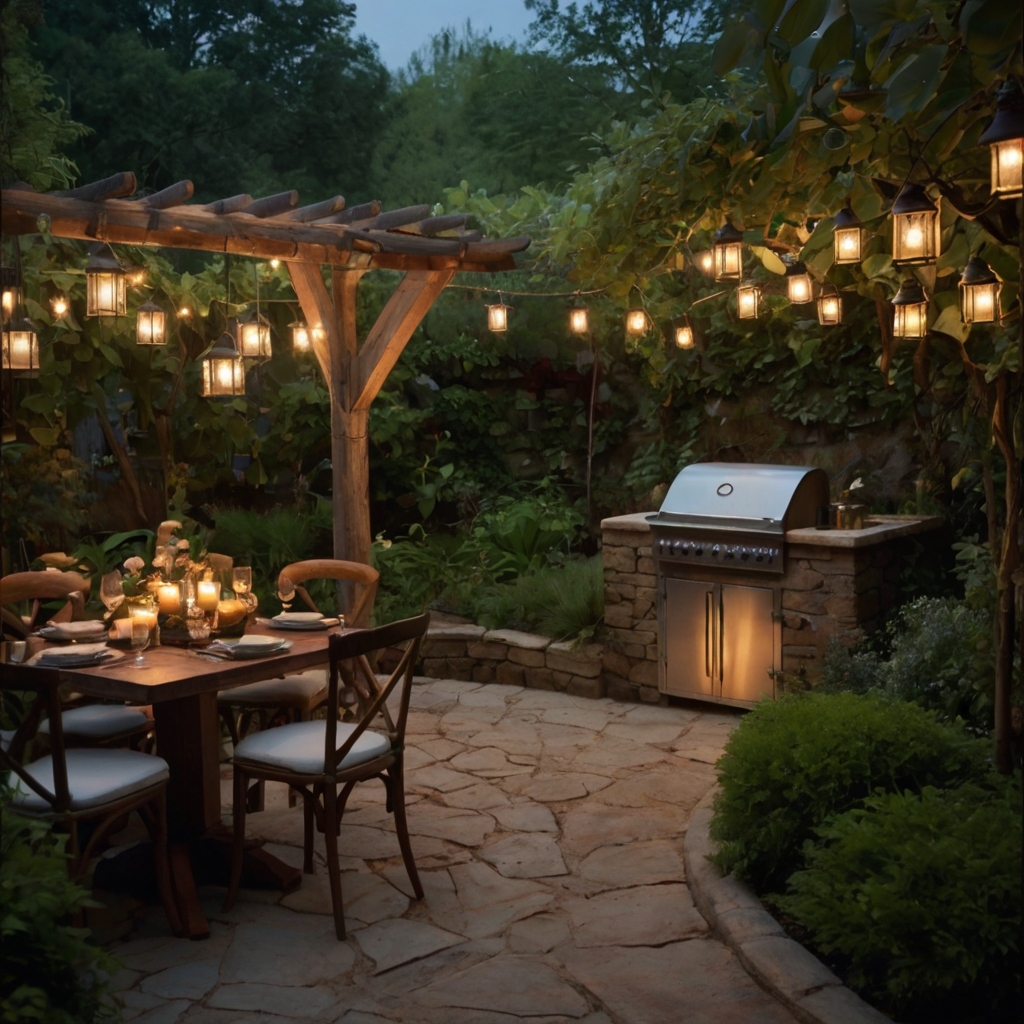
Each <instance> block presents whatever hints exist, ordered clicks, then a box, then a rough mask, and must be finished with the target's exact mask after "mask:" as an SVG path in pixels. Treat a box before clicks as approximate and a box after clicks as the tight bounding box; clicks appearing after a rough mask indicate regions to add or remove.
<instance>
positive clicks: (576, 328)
mask: <svg viewBox="0 0 1024 1024" xmlns="http://www.w3.org/2000/svg"><path fill="white" fill-rule="evenodd" d="M569 330H570V332H571V333H572V334H578V335H582V334H586V333H587V332H588V331H589V330H590V310H588V309H584V308H583V307H581V306H580V307H577V308H576V309H570V310H569Z"/></svg>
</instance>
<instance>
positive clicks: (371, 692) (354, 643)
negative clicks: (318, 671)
mask: <svg viewBox="0 0 1024 1024" xmlns="http://www.w3.org/2000/svg"><path fill="white" fill-rule="evenodd" d="M429 624H430V613H429V612H424V613H423V614H422V615H417V616H415V617H414V618H411V619H401V620H400V621H398V622H391V623H388V625H386V626H378V627H377V628H376V629H362V630H358V631H357V632H353V633H336V634H335V635H333V636H332V637H331V638H330V641H329V647H328V651H329V654H330V659H331V670H330V677H329V685H328V690H327V729H326V736H325V742H324V774H325V775H328V776H333V775H334V774H335V771H336V768H337V765H338V764H340V763H341V761H342V760H344V758H345V755H346V754H348V752H349V751H350V750H351V749H352V747H353V746H354V745H355V743H356V741H357V740H358V739H359V737H360V736H361V735H362V734H363V733H364V732H365V731H366V729H367V728H368V727H369V726H370V724H371V723H372V722H373V721H374V719H375V718H376V717H377V715H378V714H379V715H380V716H381V718H382V719H383V720H384V725H385V728H386V730H387V734H388V739H389V740H390V741H391V749H392V750H399V749H401V747H402V746H403V745H404V744H405V722H406V719H407V718H408V715H409V695H410V692H411V690H412V676H413V671H414V670H415V668H416V661H417V659H418V657H419V652H420V644H422V642H423V637H424V635H425V634H426V632H427V626H428V625H429ZM403 643H405V644H407V646H406V648H405V651H404V652H403V653H402V657H401V659H400V660H399V662H398V664H397V665H396V666H395V669H394V671H393V672H392V673H391V675H390V676H389V677H388V679H387V681H386V682H385V683H384V684H383V685H381V684H380V683H379V682H378V680H377V676H376V674H375V673H374V671H373V667H372V665H371V664H370V661H369V659H368V657H367V655H369V654H373V653H374V652H376V651H382V650H384V648H386V647H396V646H397V645H398V644H403ZM360 676H361V677H362V678H360ZM341 678H344V680H345V682H346V684H348V685H349V686H352V687H353V688H354V689H355V690H356V692H357V693H358V695H359V708H360V715H359V722H358V723H357V724H356V727H355V729H353V730H352V732H351V734H350V735H349V736H348V738H347V739H346V740H345V742H344V743H343V744H342V745H341V746H340V747H339V746H338V745H337V734H338V700H339V679H341ZM399 684H401V687H402V689H401V694H400V696H399V701H398V711H397V714H396V715H395V716H394V717H392V715H391V712H390V710H389V708H388V705H387V700H388V698H389V697H390V696H391V693H392V691H393V690H394V689H395V687H396V686H398V685H399Z"/></svg>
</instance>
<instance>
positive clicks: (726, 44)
mask: <svg viewBox="0 0 1024 1024" xmlns="http://www.w3.org/2000/svg"><path fill="white" fill-rule="evenodd" d="M752 36H753V32H752V31H751V27H750V25H749V24H748V23H747V22H746V21H745V20H744V19H737V20H735V21H731V22H730V23H729V24H728V25H726V26H725V31H723V32H722V34H721V35H720V36H719V37H718V41H717V42H716V43H715V48H714V50H713V51H712V53H711V70H712V71H714V73H715V74H716V75H726V74H728V73H729V72H730V71H732V70H733V68H735V67H736V65H737V64H739V62H740V61H741V60H742V59H743V54H744V53H746V50H747V47H748V46H749V45H750V43H751V41H752Z"/></svg>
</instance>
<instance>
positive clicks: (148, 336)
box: [135, 302, 167, 345]
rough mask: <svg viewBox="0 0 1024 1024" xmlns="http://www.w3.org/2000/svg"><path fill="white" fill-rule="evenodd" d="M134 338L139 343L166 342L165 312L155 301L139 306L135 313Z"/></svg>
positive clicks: (161, 343) (164, 343) (158, 343)
mask: <svg viewBox="0 0 1024 1024" xmlns="http://www.w3.org/2000/svg"><path fill="white" fill-rule="evenodd" d="M135 340H136V342H137V343H138V344H139V345H166V344H167V314H166V313H165V312H164V311H163V310H162V309H161V308H160V307H159V306H158V305H157V304H156V303H155V302H144V303H143V304H142V305H141V306H139V308H138V311H137V312H136V315H135Z"/></svg>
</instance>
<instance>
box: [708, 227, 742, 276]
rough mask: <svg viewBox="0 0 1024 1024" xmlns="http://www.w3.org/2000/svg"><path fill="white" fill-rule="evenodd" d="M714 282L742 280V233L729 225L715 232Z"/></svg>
mask: <svg viewBox="0 0 1024 1024" xmlns="http://www.w3.org/2000/svg"><path fill="white" fill-rule="evenodd" d="M713 252H714V257H715V268H714V270H715V280H716V281H742V280H743V233H742V232H741V231H739V230H738V229H737V228H734V227H733V226H732V225H731V224H723V225H722V227H720V228H719V229H718V231H716V232H715V245H714V250H713Z"/></svg>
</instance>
